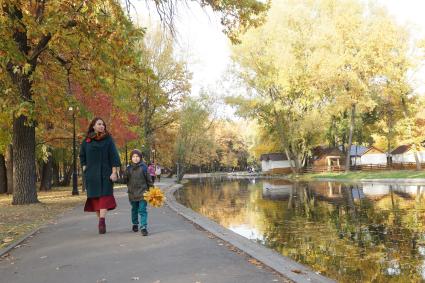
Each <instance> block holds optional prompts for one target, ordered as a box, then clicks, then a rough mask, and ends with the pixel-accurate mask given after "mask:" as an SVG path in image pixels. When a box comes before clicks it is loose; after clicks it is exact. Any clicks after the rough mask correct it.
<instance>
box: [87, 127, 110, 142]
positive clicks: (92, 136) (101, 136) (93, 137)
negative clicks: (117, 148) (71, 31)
mask: <svg viewBox="0 0 425 283" xmlns="http://www.w3.org/2000/svg"><path fill="white" fill-rule="evenodd" d="M108 136H109V132H108V131H106V130H105V131H104V132H102V133H96V132H91V133H90V134H88V135H87V138H86V142H91V141H92V140H95V141H101V140H103V139H105V138H106V137H108Z"/></svg>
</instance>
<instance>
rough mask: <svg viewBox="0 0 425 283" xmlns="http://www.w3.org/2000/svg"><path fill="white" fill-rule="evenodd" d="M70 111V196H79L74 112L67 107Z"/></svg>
mask: <svg viewBox="0 0 425 283" xmlns="http://www.w3.org/2000/svg"><path fill="white" fill-rule="evenodd" d="M69 111H72V195H73V196H76V195H79V193H78V183H77V182H78V179H77V177H78V176H77V149H76V147H77V145H76V143H77V141H76V135H75V110H74V108H73V107H72V106H70V107H69Z"/></svg>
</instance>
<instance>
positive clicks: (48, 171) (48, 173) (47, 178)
mask: <svg viewBox="0 0 425 283" xmlns="http://www.w3.org/2000/svg"><path fill="white" fill-rule="evenodd" d="M48 153H49V156H48V157H47V162H46V163H45V162H43V165H42V167H41V180H40V191H50V190H51V189H52V179H53V157H52V154H51V150H49V151H48Z"/></svg>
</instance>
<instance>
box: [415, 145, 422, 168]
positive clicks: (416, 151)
mask: <svg viewBox="0 0 425 283" xmlns="http://www.w3.org/2000/svg"><path fill="white" fill-rule="evenodd" d="M413 156H414V157H415V162H416V170H417V171H420V170H421V169H422V168H421V162H420V160H419V156H418V150H417V147H416V144H413Z"/></svg>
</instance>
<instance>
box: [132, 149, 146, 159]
mask: <svg viewBox="0 0 425 283" xmlns="http://www.w3.org/2000/svg"><path fill="white" fill-rule="evenodd" d="M134 154H137V155H138V156H139V157H140V159H143V153H142V152H141V151H140V150H138V149H133V150H132V151H131V152H130V158H131V157H132V156H133V155H134Z"/></svg>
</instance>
